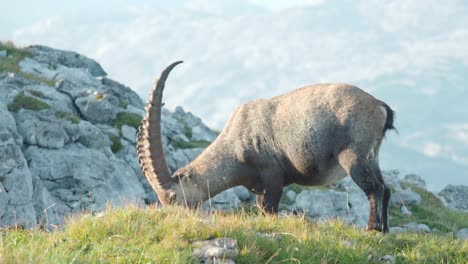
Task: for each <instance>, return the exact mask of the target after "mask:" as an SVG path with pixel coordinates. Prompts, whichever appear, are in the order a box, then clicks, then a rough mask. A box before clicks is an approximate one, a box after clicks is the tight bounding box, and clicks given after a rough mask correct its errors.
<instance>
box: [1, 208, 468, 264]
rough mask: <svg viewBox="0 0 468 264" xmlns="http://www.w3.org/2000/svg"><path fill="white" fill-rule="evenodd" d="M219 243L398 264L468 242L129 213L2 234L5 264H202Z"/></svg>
mask: <svg viewBox="0 0 468 264" xmlns="http://www.w3.org/2000/svg"><path fill="white" fill-rule="evenodd" d="M217 237H230V238H234V239H236V240H237V241H238V245H239V250H240V255H239V256H238V258H237V260H236V261H237V263H375V262H377V260H378V259H379V258H380V257H382V256H384V255H392V256H394V257H395V258H396V262H397V263H466V261H467V259H468V242H462V241H460V240H457V239H454V238H453V236H451V235H427V234H416V233H404V234H395V235H393V234H387V235H382V234H380V233H374V232H367V231H365V230H363V229H359V228H354V227H348V226H346V225H345V224H343V223H341V222H338V221H330V222H324V223H320V224H315V223H311V222H310V221H308V220H307V219H305V218H304V217H294V216H284V217H281V218H277V217H273V216H261V215H258V214H257V213H246V212H242V211H241V212H239V213H212V214H204V213H200V212H196V211H193V210H188V209H183V208H179V207H173V208H164V209H157V208H152V207H151V208H147V209H141V208H138V207H136V206H128V207H127V208H124V209H112V208H109V209H108V210H107V211H106V212H105V213H104V214H103V216H100V217H97V216H91V215H84V216H82V217H75V218H72V219H70V220H69V221H68V223H67V224H66V225H65V227H64V229H63V230H61V231H55V232H46V231H42V230H32V231H29V230H19V229H18V230H3V231H1V236H0V263H198V262H197V260H196V259H194V258H193V257H191V256H190V254H191V253H192V251H193V249H194V248H193V246H192V243H193V242H194V241H198V240H205V239H213V238H217Z"/></svg>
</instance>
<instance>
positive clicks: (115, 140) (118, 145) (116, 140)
mask: <svg viewBox="0 0 468 264" xmlns="http://www.w3.org/2000/svg"><path fill="white" fill-rule="evenodd" d="M107 136H108V137H109V139H110V141H111V142H112V146H111V150H112V152H113V153H117V152H119V151H121V150H122V149H123V145H122V142H120V137H118V136H116V135H113V134H110V133H108V134H107Z"/></svg>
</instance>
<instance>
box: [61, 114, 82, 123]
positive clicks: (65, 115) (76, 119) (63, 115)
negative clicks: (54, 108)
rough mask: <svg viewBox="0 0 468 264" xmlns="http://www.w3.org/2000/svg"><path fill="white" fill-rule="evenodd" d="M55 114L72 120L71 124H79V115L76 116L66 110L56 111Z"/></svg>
mask: <svg viewBox="0 0 468 264" xmlns="http://www.w3.org/2000/svg"><path fill="white" fill-rule="evenodd" d="M55 116H56V117H58V118H62V119H66V120H68V121H70V122H72V123H73V124H79V123H80V121H81V120H80V117H79V116H76V115H74V114H70V113H66V112H61V111H59V112H56V113H55Z"/></svg>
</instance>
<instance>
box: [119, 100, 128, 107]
mask: <svg viewBox="0 0 468 264" xmlns="http://www.w3.org/2000/svg"><path fill="white" fill-rule="evenodd" d="M127 106H128V103H127V101H125V100H123V99H120V100H119V107H120V108H123V109H125V108H127Z"/></svg>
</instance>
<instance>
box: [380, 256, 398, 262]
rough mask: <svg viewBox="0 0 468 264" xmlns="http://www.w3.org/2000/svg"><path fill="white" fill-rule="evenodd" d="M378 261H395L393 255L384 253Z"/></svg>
mask: <svg viewBox="0 0 468 264" xmlns="http://www.w3.org/2000/svg"><path fill="white" fill-rule="evenodd" d="M379 261H380V262H382V263H395V257H394V256H391V255H385V256H382V257H381V258H380V259H379Z"/></svg>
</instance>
